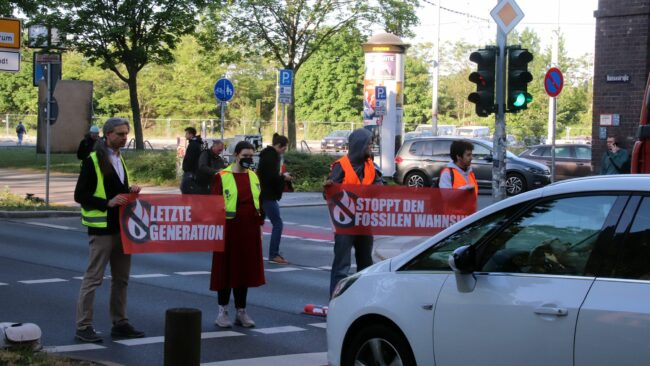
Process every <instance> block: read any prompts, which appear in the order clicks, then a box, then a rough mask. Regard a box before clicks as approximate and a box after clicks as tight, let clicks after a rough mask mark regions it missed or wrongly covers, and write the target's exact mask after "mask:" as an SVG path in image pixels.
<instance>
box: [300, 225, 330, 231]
mask: <svg viewBox="0 0 650 366" xmlns="http://www.w3.org/2000/svg"><path fill="white" fill-rule="evenodd" d="M300 226H302V227H308V228H311V229H323V230H330V229H331V228H329V227H325V226H316V225H300Z"/></svg>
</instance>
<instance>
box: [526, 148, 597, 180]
mask: <svg viewBox="0 0 650 366" xmlns="http://www.w3.org/2000/svg"><path fill="white" fill-rule="evenodd" d="M519 156H520V157H522V158H526V159H530V160H534V161H537V162H540V163H542V164H546V165H547V166H549V167H550V166H551V145H536V146H531V147H530V148H528V149H526V150H525V151H524V152H522V153H521V154H519ZM591 174H592V168H591V145H587V144H567V145H555V179H556V180H563V179H570V178H578V177H584V176H587V175H591Z"/></svg>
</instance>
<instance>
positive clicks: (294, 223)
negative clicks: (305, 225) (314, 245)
mask: <svg viewBox="0 0 650 366" xmlns="http://www.w3.org/2000/svg"><path fill="white" fill-rule="evenodd" d="M282 223H283V224H287V225H298V223H297V222H291V221H282Z"/></svg>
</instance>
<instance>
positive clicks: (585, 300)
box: [327, 175, 650, 366]
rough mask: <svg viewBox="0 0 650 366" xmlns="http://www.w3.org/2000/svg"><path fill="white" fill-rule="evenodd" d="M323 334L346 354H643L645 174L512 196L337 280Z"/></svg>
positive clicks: (389, 360) (614, 357) (649, 237)
mask: <svg viewBox="0 0 650 366" xmlns="http://www.w3.org/2000/svg"><path fill="white" fill-rule="evenodd" d="M452 268H453V269H452ZM327 341H328V360H329V362H330V365H344V366H347V365H416V364H417V365H424V366H433V365H435V366H452V365H453V366H459V365H460V366H465V365H467V366H469V365H471V366H481V365H485V366H497V365H498V366H521V365H526V366H534V365H540V366H542V365H543V366H550V365H553V366H612V365H626V366H636V365H638V366H641V365H648V364H650V175H624V176H600V177H589V178H582V179H577V180H568V181H563V182H561V183H557V184H552V185H549V186H546V187H544V188H541V189H537V190H533V191H530V192H526V193H523V194H521V195H518V196H514V197H511V198H509V199H507V200H503V201H501V202H498V203H496V204H494V205H492V206H489V207H487V208H485V209H483V210H481V211H479V212H477V213H475V214H474V215H472V216H470V217H468V218H466V219H465V220H463V221H461V222H459V223H457V224H455V225H454V226H452V227H450V228H448V229H446V230H445V231H443V232H441V233H439V234H438V235H436V236H434V237H432V238H431V239H429V240H427V241H426V242H424V243H422V244H421V245H419V246H417V247H415V248H413V249H411V250H409V251H407V252H405V253H403V254H401V255H399V256H397V257H394V258H392V259H390V260H387V261H384V262H381V263H378V264H376V265H374V266H371V267H369V268H367V269H365V270H364V271H362V272H360V273H358V274H356V275H353V276H351V277H348V278H346V279H344V280H342V281H341V282H340V283H339V284H338V286H337V288H336V290H335V291H334V294H333V299H332V301H331V302H330V306H329V313H328V316H327Z"/></svg>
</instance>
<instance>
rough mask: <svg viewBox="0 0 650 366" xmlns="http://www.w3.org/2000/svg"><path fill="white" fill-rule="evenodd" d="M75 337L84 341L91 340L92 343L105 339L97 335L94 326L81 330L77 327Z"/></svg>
mask: <svg viewBox="0 0 650 366" xmlns="http://www.w3.org/2000/svg"><path fill="white" fill-rule="evenodd" d="M75 338H77V339H78V340H80V341H83V342H91V343H97V342H102V341H103V340H102V338H101V337H100V336H98V335H97V332H95V330H94V329H93V327H85V328H84V329H81V330H79V329H77V333H76V334H75Z"/></svg>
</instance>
